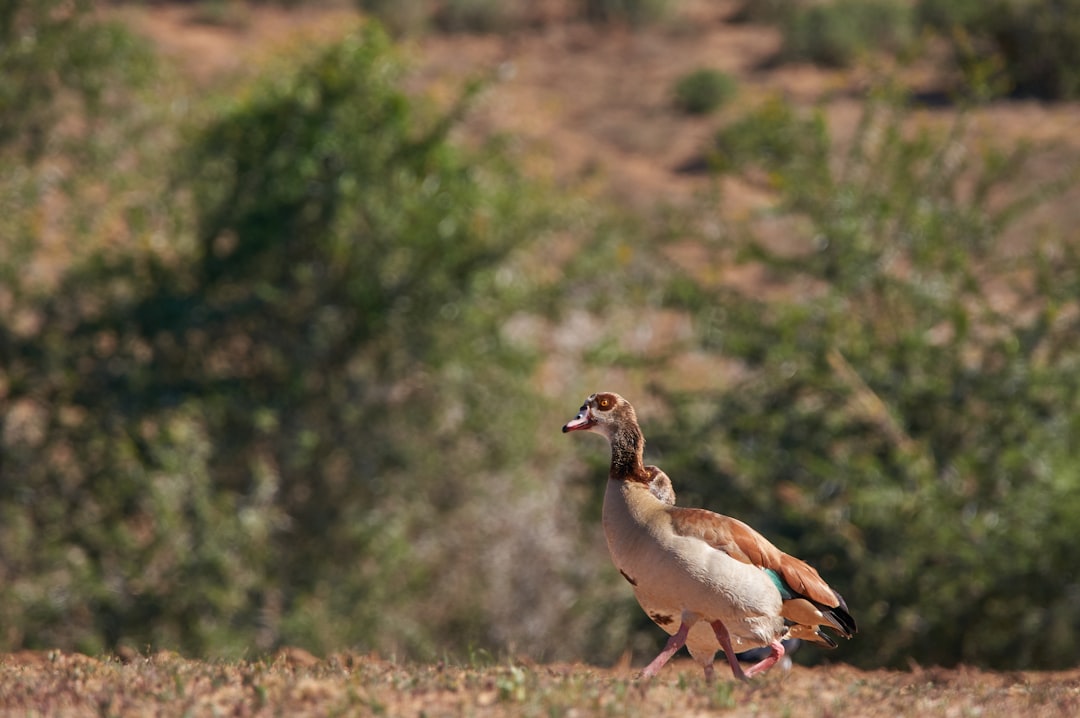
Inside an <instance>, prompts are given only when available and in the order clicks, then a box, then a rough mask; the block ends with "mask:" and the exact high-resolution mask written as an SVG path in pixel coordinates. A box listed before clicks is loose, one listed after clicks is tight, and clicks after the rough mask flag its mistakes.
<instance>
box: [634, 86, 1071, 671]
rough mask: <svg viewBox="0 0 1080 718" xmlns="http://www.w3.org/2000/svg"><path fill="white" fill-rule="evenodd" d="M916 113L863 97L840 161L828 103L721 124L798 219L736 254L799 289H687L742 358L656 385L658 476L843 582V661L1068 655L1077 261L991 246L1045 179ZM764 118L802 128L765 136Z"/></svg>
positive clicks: (1027, 659)
mask: <svg viewBox="0 0 1080 718" xmlns="http://www.w3.org/2000/svg"><path fill="white" fill-rule="evenodd" d="M784 118H786V121H787V122H789V123H790V126H789V127H788V128H787V129H786V130H783V128H782V125H783V123H784ZM754 126H759V127H766V128H769V129H768V131H762V132H759V133H753V132H751V131H750V128H752V127H754ZM908 126H909V118H908V117H907V116H906V115H905V114H904V113H902V112H899V111H897V110H895V109H893V106H892V105H890V104H885V105H881V104H871V105H870V106H868V110H867V112H866V114H865V116H864V118H863V121H862V123H861V125H860V127H859V129H858V132H857V135H856V137H855V138H854V140H853V141H852V144H851V146H850V149H849V150H848V151H847V153H846V155H845V156H844V161H843V162H842V163H841V164H839V166H837V165H836V164H832V165H830V164H829V162H828V158H830V157H836V156H837V151H836V148H835V147H834V146H833V144H832V139H831V136H830V133H829V132H828V128H827V127H826V126H825V125H824V123H823V121H822V120H821V119H820V118H809V119H807V118H803V117H802V116H801V115H800V114H799V113H796V112H794V111H790V110H788V111H787V112H780V111H779V110H778V109H777V107H776V106H775V105H770V106H767V107H765V108H764V109H763V110H761V111H760V113H758V114H754V115H751V116H750V117H748V118H747V119H746V121H744V122H742V123H739V124H736V125H734V126H733V127H732V128H731V130H730V131H729V132H728V133H724V139H725V141H726V142H727V143H728V144H730V145H733V146H736V147H740V148H741V150H740V152H737V153H735V155H736V156H738V157H741V158H744V159H743V160H741V161H739V162H735V163H732V164H731V165H729V166H730V167H733V168H736V169H735V171H743V168H745V169H750V168H751V167H752V165H754V164H759V165H760V168H759V169H763V170H765V172H766V173H767V176H768V177H769V179H770V182H771V185H772V186H773V187H775V188H776V190H777V193H778V196H779V203H778V206H777V207H776V209H775V210H774V213H773V221H775V217H776V213H779V214H781V215H787V216H789V217H790V218H791V219H792V221H793V222H794V223H795V224H794V226H797V227H801V228H804V229H803V231H801V232H799V233H798V235H797V236H795V237H788V238H787V239H786V241H785V242H784V243H783V246H778V245H777V239H776V238H771V239H768V240H766V239H765V238H763V237H759V236H758V234H757V232H756V231H754V230H753V227H752V226H751V227H748V229H749V230H750V233H749V235H748V237H747V240H746V242H745V244H744V246H743V247H742V252H743V256H744V257H745V259H746V260H747V261H753V262H756V263H759V264H760V265H762V266H763V267H765V268H767V271H768V272H770V276H771V278H772V282H773V283H780V284H786V285H788V286H792V287H795V286H799V287H802V289H801V290H800V291H798V294H799V296H798V298H797V299H796V300H794V301H774V302H768V303H766V302H764V301H759V300H756V299H754V298H752V297H747V296H744V295H742V294H740V293H738V292H733V291H728V290H724V289H716V288H712V289H710V288H707V287H701V286H699V288H698V291H697V292H696V293H694V292H689V291H687V290H686V289H685V288H684V289H683V290H681V291H680V293H679V294H678V295H677V296H678V298H679V299H678V301H679V304H680V305H681V306H685V307H687V308H688V309H690V310H692V311H693V312H694V313H695V314H696V316H697V321H698V336H699V341H700V346H701V347H702V349H704V350H706V351H708V352H711V353H715V354H717V355H722V356H724V357H726V358H727V359H728V360H736V361H738V362H739V363H740V365H741V373H742V375H743V376H744V377H745V378H744V379H743V380H742V381H740V383H739V384H738V385H737V386H735V387H728V388H725V389H724V390H723V391H697V392H694V393H680V392H674V391H668V392H663V393H664V394H665V395H666V396H667V399H668V400H669V401H670V402H671V405H672V407H673V410H674V413H673V418H672V421H671V422H670V424H668V425H667V427H666V430H665V431H664V432H661V433H656V432H655V431H654V432H653V434H652V436H651V438H652V439H653V445H654V446H657V445H659V446H660V447H661V448H660V450H661V451H664V452H665V453H664V461H665V469H666V470H667V471H668V473H669V474H671V475H672V476H676V475H678V476H680V477H683V481H684V482H685V481H686V480H687V478H689V477H697V481H696V483H693V484H692V485H691V486H687V489H686V490H683V489H682V487H680V491H681V493H682V495H683V496H684V497H686V498H687V499H688V500H691V501H692V500H693V499H694V498H695V495H696V496H697V497H699V498H701V499H703V502H704V504H705V505H709V506H712V507H715V508H718V509H720V510H723V511H725V512H730V513H733V514H735V515H738V516H740V517H742V518H744V519H747V520H749V521H750V522H751V523H752V524H754V525H755V526H757V527H758V528H759V529H761V530H762V531H763V532H764V533H766V535H770V536H773V537H777V538H779V539H780V543H781V545H782V546H790V547H792V548H795V549H797V551H798V552H799V553H800V554H801V555H802V556H803V557H804V558H808V559H810V560H811V561H812V562H813V563H815V564H816V565H817V566H818V567H819V568H820V569H821V570H822V572H823V573H824V574H825V575H826V576H827V577H828V578H829V580H830V581H831V582H832V583H833V584H834V585H835V586H837V587H838V588H839V589H840V590H841V591H842V592H843V593H844V594H845V595H846V597H847V599H848V601H849V603H850V605H851V606H852V608H853V611H854V614H855V615H856V617H857V618H858V620H859V624H860V629H861V631H862V632H861V633H860V635H859V636H858V637H857V638H856V640H854V641H852V642H851V643H850V644H847V645H845V646H844V647H843V648H842V649H841V651H842V654H841V655H842V656H843V657H844V658H846V659H848V660H852V661H856V662H860V663H866V664H874V665H897V666H902V665H904V663H905V662H906V661H907V660H908V659H909V657H910V658H912V659H914V660H916V661H918V662H920V663H924V664H934V663H956V662H960V661H964V662H978V663H982V664H987V665H995V666H1001V667H1006V666H1044V667H1050V666H1061V665H1066V664H1068V663H1069V662H1070V661H1071V660H1072V656H1071V649H1070V648H1069V647H1068V646H1067V641H1065V640H1063V639H1059V638H1058V637H1057V634H1056V632H1057V630H1060V629H1059V628H1058V627H1060V626H1065V625H1071V624H1074V623H1075V622H1076V621H1077V620H1078V619H1080V614H1078V613H1077V608H1076V603H1075V600H1074V597H1075V595H1076V592H1077V590H1080V587H1078V584H1077V582H1076V578H1075V576H1074V572H1073V571H1072V570H1071V569H1070V561H1071V559H1070V558H1069V556H1070V553H1071V546H1072V543H1073V538H1072V536H1071V533H1072V531H1071V529H1070V528H1068V527H1071V526H1073V525H1076V523H1077V521H1080V513H1078V512H1080V475H1078V474H1077V472H1076V467H1077V463H1076V461H1075V457H1074V450H1073V447H1074V446H1075V445H1076V442H1077V440H1078V439H1080V435H1078V432H1080V424H1078V423H1077V422H1076V420H1075V418H1074V417H1075V416H1076V414H1077V409H1078V408H1080V406H1078V401H1080V378H1078V377H1080V374H1078V373H1077V371H1076V370H1077V366H1078V365H1080V352H1077V349H1076V346H1075V343H1074V342H1073V341H1072V340H1071V338H1070V337H1072V336H1074V332H1075V331H1076V328H1077V327H1076V317H1077V316H1078V309H1080V307H1078V305H1077V301H1076V296H1077V295H1076V291H1075V290H1076V286H1077V285H1076V280H1077V274H1076V272H1077V269H1076V268H1077V266H1080V265H1078V264H1077V263H1076V260H1077V259H1078V258H1077V256H1076V252H1075V249H1073V248H1071V247H1070V246H1069V245H1067V244H1054V245H1048V246H1047V247H1046V248H1045V251H1044V249H1043V248H1042V247H1041V246H1040V245H1039V244H1037V243H1035V242H1030V244H1029V245H1028V246H1027V247H1026V248H1025V249H1024V250H1023V252H1022V253H1021V255H1020V257H1021V258H1020V260H1019V261H1018V260H1017V259H1016V258H1013V259H1009V260H1005V259H1003V257H1002V255H1001V253H1000V252H1001V250H1002V249H1004V248H1003V247H1001V246H1000V244H999V243H1000V241H1001V238H1002V237H1003V236H1004V235H1005V232H1006V231H1007V230H1008V228H1009V227H1010V226H1011V225H1012V223H1013V222H1014V221H1015V220H1016V218H1017V217H1019V216H1021V215H1022V213H1023V210H1024V209H1025V208H1028V207H1030V206H1032V205H1033V204H1037V203H1038V202H1041V201H1044V200H1045V198H1046V197H1047V196H1049V194H1050V193H1052V192H1054V191H1056V190H1057V189H1058V187H1055V186H1049V185H1048V186H1042V187H1038V186H1036V187H1026V186H1025V179H1024V168H1025V155H1024V154H1023V153H1018V154H1001V153H998V152H995V151H992V150H985V151H982V152H979V151H977V150H975V149H973V148H971V147H970V145H968V144H967V143H966V142H965V139H964V134H963V132H962V126H961V125H957V126H956V127H954V128H953V129H952V131H951V132H949V133H947V134H943V135H939V134H936V133H933V132H930V131H927V130H918V131H915V132H914V133H912V132H911V131H908V129H907V128H908ZM782 130H783V131H782ZM776 137H799V138H800V142H801V143H803V144H802V145H801V149H800V151H799V152H776V151H772V150H771V149H770V148H772V147H775V146H776V145H777V144H778V141H777V140H776ZM781 144H782V143H781ZM755 148H759V149H760V150H762V151H760V152H755ZM815 158H816V159H815ZM1070 181H1072V178H1071V177H1064V178H1063V179H1062V186H1064V185H1065V184H1068V183H1069V182H1070ZM990 208H993V209H990ZM683 446H685V447H698V448H697V449H695V450H692V451H687V452H685V453H677V452H673V451H672V448H673V447H683ZM706 477H708V479H706ZM707 482H708V483H707ZM864 636H866V637H873V638H872V639H871V640H865V639H864Z"/></svg>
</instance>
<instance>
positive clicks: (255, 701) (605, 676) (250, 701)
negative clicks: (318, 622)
mask: <svg viewBox="0 0 1080 718" xmlns="http://www.w3.org/2000/svg"><path fill="white" fill-rule="evenodd" d="M0 696H2V698H0V714H3V715H22V716H97V715H115V716H129V715H194V716H199V715H234V716H260V715H290V716H307V715H388V716H430V717H432V718H434V717H436V716H470V715H472V716H532V715H543V716H581V717H585V716H594V715H596V716H599V715H603V716H667V715H678V716H704V715H710V716H790V717H791V718H799V717H800V716H808V717H809V716H815V717H816V716H834V715H851V716H863V717H864V718H874V717H875V716H889V717H890V718H892V717H894V716H930V715H933V716H983V717H984V718H994V717H996V716H1001V717H1002V718H1004V717H1005V716H1010V717H1011V716H1017V715H1032V714H1033V715H1039V716H1045V717H1046V718H1054V717H1056V716H1063V717H1064V716H1074V715H1076V714H1077V712H1078V711H1080V670H1073V671H1068V672H1061V673H1037V672H1009V673H992V672H985V671H977V670H972V669H956V670H945V669H933V670H922V669H918V668H915V669H913V670H911V671H908V672H900V671H862V670H858V669H855V668H851V667H848V666H841V665H836V666H822V667H817V668H803V667H799V666H796V667H794V668H793V669H792V670H791V671H789V672H786V673H785V672H783V671H779V670H777V671H774V672H772V673H770V674H767V675H766V676H764V677H763V678H759V679H756V680H755V681H754V682H753V683H750V684H747V685H743V684H737V683H734V682H732V681H730V680H723V679H722V680H719V681H717V683H716V684H714V685H712V686H710V685H707V684H706V683H705V682H704V680H703V678H702V677H701V672H700V670H699V669H698V667H697V666H696V664H693V663H691V662H690V661H682V662H675V663H673V664H671V665H670V666H669V667H668V668H666V669H665V670H664V671H663V673H662V674H661V675H660V677H659V678H657V679H656V680H654V681H652V682H651V683H641V682H638V681H636V680H634V679H633V669H631V668H629V667H626V666H620V667H616V668H612V669H601V668H596V667H593V666H586V665H581V664H555V665H540V666H537V665H527V664H516V663H506V664H501V665H488V666H482V667H468V666H461V665H446V664H442V663H439V664H435V665H403V664H399V663H395V662H392V661H387V660H382V659H379V658H377V657H372V656H359V655H353V654H339V655H335V656H331V657H330V658H328V659H326V660H324V661H319V660H317V659H315V658H314V657H312V656H311V655H310V654H306V653H305V652H303V651H299V650H291V651H283V652H282V653H280V654H278V656H277V657H276V658H274V659H271V660H267V661H257V662H240V663H216V662H201V661H190V660H186V659H183V658H181V657H179V656H177V655H176V654H173V653H168V652H163V653H159V654H155V655H152V656H148V657H143V656H133V657H130V659H129V660H128V661H127V662H122V661H120V660H118V659H114V658H113V659H103V660H98V659H94V658H89V657H87V656H82V655H78V654H74V655H69V654H60V653H57V652H49V653H39V652H29V651H27V652H22V653H17V654H11V655H7V656H0Z"/></svg>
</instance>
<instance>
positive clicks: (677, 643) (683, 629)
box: [640, 621, 690, 678]
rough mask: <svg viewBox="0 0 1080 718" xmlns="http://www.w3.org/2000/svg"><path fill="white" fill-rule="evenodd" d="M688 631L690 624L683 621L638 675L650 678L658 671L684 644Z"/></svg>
mask: <svg viewBox="0 0 1080 718" xmlns="http://www.w3.org/2000/svg"><path fill="white" fill-rule="evenodd" d="M688 633H690V626H689V625H688V624H687V623H686V622H685V621H683V623H682V625H680V626H679V630H678V631H676V633H675V635H673V636H672V637H671V638H669V639H668V642H667V645H666V646H664V650H662V651H660V655H658V656H657V657H656V658H654V659H653V660H652V663H650V664H649V665H647V666H645V670H643V671H642V672H641V676H640V677H641V678H652V677H653V676H655V675H656V674H657V673H659V672H660V669H661V668H663V667H664V665H665V664H667V662H668V661H670V660H671V657H672V656H674V655H675V654H676V653H677V652H678V651H679V649H680V648H682V647H683V646H684V645H686V635H687V634H688Z"/></svg>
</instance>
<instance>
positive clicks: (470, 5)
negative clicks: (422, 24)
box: [434, 0, 522, 33]
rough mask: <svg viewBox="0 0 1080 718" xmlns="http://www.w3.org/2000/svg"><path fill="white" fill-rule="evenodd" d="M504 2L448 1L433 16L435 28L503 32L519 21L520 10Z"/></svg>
mask: <svg viewBox="0 0 1080 718" xmlns="http://www.w3.org/2000/svg"><path fill="white" fill-rule="evenodd" d="M518 5H519V4H518V3H513V2H506V1H505V0H450V1H449V2H445V3H442V5H441V6H440V7H439V9H438V11H437V12H436V14H435V18H434V20H435V26H436V27H438V28H439V29H441V30H444V31H446V32H478V33H485V32H487V33H490V32H503V31H505V30H508V29H509V28H511V27H513V26H514V25H515V24H516V23H517V21H518V20H519V15H520V13H521V11H522V8H521V7H519V6H518Z"/></svg>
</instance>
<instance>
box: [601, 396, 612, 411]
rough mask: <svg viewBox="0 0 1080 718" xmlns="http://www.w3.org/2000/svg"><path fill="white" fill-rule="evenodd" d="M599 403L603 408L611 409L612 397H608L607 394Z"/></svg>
mask: <svg viewBox="0 0 1080 718" xmlns="http://www.w3.org/2000/svg"><path fill="white" fill-rule="evenodd" d="M599 404H600V408H601V409H610V408H611V399H609V398H607V397H606V396H605V397H603V398H601V399H600V401H599Z"/></svg>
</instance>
